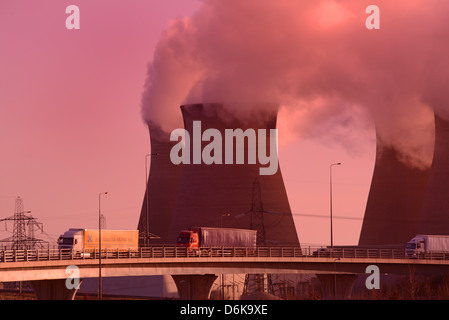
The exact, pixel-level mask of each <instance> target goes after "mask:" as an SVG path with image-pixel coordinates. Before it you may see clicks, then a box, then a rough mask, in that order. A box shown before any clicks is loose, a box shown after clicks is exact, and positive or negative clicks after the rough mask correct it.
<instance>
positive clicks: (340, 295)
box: [317, 273, 357, 300]
mask: <svg viewBox="0 0 449 320" xmlns="http://www.w3.org/2000/svg"><path fill="white" fill-rule="evenodd" d="M317 277H318V279H319V280H320V284H321V291H322V293H323V299H324V300H345V299H349V298H350V297H351V292H352V288H353V287H354V283H355V280H356V279H357V275H356V274H335V273H332V274H317Z"/></svg>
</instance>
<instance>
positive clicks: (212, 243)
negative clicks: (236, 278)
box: [176, 227, 257, 252]
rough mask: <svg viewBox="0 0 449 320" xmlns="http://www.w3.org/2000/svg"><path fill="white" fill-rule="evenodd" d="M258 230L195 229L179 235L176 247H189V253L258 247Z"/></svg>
mask: <svg viewBox="0 0 449 320" xmlns="http://www.w3.org/2000/svg"><path fill="white" fill-rule="evenodd" d="M256 237H257V231H256V230H249V229H233V228H213V227H193V228H190V229H188V230H183V231H181V232H180V233H179V236H178V240H177V241H176V246H178V247H187V248H188V251H189V252H196V251H198V250H199V249H200V248H211V247H242V248H243V247H244V248H255V247H256Z"/></svg>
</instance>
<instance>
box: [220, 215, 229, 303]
mask: <svg viewBox="0 0 449 320" xmlns="http://www.w3.org/2000/svg"><path fill="white" fill-rule="evenodd" d="M230 216H231V214H230V213H224V214H222V215H221V217H220V228H223V217H230ZM221 298H222V299H223V300H224V274H223V273H222V274H221Z"/></svg>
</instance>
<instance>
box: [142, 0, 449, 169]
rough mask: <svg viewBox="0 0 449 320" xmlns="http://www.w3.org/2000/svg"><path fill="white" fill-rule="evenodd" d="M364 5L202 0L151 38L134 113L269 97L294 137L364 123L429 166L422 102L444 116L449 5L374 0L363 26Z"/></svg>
mask: <svg viewBox="0 0 449 320" xmlns="http://www.w3.org/2000/svg"><path fill="white" fill-rule="evenodd" d="M369 2H370V1H363V0H341V1H338V0H314V1H310V0H263V1H260V0H244V1H242V0H226V1H217V0H203V1H202V6H201V8H200V9H199V10H198V11H197V12H196V13H195V14H194V15H193V16H192V17H189V18H182V19H178V20H175V21H173V22H172V23H171V25H170V26H169V27H168V28H167V30H166V31H165V33H164V34H163V36H162V38H161V40H160V41H159V44H158V46H157V48H156V50H155V53H154V57H153V60H152V62H151V63H150V64H149V66H148V78H147V82H146V85H145V92H144V94H143V97H142V113H143V118H144V120H145V121H147V122H152V123H156V124H158V125H159V126H161V127H162V128H163V129H164V130H165V131H167V132H170V131H171V130H173V129H175V128H180V127H182V122H181V115H180V111H179V106H180V105H181V104H184V103H198V102H221V103H223V104H224V105H225V106H226V107H228V108H229V109H230V110H231V111H232V112H234V113H236V114H238V115H239V116H242V117H244V116H245V115H247V114H249V112H248V111H252V110H253V108H255V107H256V106H257V105H258V104H259V103H260V102H276V103H278V104H279V105H280V107H281V114H283V115H284V116H285V115H287V116H286V117H285V118H286V119H287V120H288V121H285V122H284V123H287V124H288V125H289V127H290V128H289V129H290V131H293V132H295V133H296V134H297V135H298V136H299V137H306V138H319V139H321V138H323V137H326V136H329V135H332V134H333V133H335V132H346V133H348V135H351V130H357V131H360V130H362V131H363V130H366V128H372V124H373V123H374V125H375V127H376V129H377V130H376V132H377V138H378V139H379V140H381V141H382V143H383V144H385V145H387V146H392V147H395V148H396V149H397V150H398V151H400V153H401V154H402V156H403V160H404V161H408V162H410V163H412V164H414V165H420V166H425V165H429V164H430V161H431V155H432V149H433V111H434V112H437V113H438V114H440V115H441V116H443V117H446V118H449V105H448V103H447V102H446V100H447V98H446V94H445V85H446V84H447V83H449V81H448V80H449V79H448V75H449V59H448V58H447V57H449V41H447V36H448V34H449V27H448V21H449V20H448V19H447V17H448V16H449V2H448V1H444V0H426V1H422V0H395V1H391V0H388V1H386V0H385V1H381V0H378V1H376V4H377V5H378V6H379V8H380V9H381V29H380V30H367V29H366V27H365V19H366V18H367V15H366V13H365V8H366V7H367V6H368V5H369V4H371V3H369ZM371 2H373V1H371ZM339 128H340V129H342V130H343V131H341V130H340V131H339ZM364 128H365V129H364ZM281 130H282V128H281ZM334 138H335V139H338V140H339V141H341V142H342V144H345V143H347V140H345V139H344V138H342V136H341V134H340V135H337V136H336V137H334ZM348 139H349V138H348ZM343 140H344V141H343Z"/></svg>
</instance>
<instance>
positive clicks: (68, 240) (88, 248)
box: [58, 228, 139, 257]
mask: <svg viewBox="0 0 449 320" xmlns="http://www.w3.org/2000/svg"><path fill="white" fill-rule="evenodd" d="M58 248H59V249H67V250H68V251H70V252H73V253H75V254H80V255H84V256H87V257H89V256H90V255H91V253H92V252H94V251H97V252H98V250H99V249H100V241H99V231H98V229H75V228H71V229H69V230H68V231H66V232H64V233H63V234H62V235H61V236H60V237H59V239H58ZM101 250H102V251H105V250H109V251H113V250H116V251H117V250H118V251H138V250H139V231H138V230H103V229H102V230H101Z"/></svg>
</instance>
